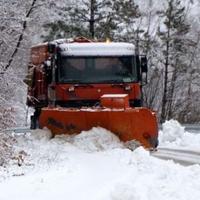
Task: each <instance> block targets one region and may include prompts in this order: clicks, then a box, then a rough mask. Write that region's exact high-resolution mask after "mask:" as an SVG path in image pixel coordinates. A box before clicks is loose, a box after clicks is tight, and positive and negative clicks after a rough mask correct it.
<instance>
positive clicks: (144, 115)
mask: <svg viewBox="0 0 200 200" xmlns="http://www.w3.org/2000/svg"><path fill="white" fill-rule="evenodd" d="M39 126H40V128H43V127H47V128H49V129H50V130H51V131H52V133H53V134H54V135H57V134H78V133H80V132H81V131H83V130H84V131H87V130H90V129H91V128H92V127H103V128H105V129H107V130H110V131H111V132H113V133H114V134H115V135H117V136H118V137H119V138H120V140H121V141H123V142H127V141H132V140H136V141H138V142H140V143H141V145H142V146H144V147H145V148H156V146H157V144H158V142H157V140H158V128H157V120H156V116H155V113H154V112H152V111H150V110H149V109H147V108H130V107H128V108H124V109H121V108H120V109H119V108H115V109H111V108H95V109H92V108H90V109H76V108H43V109H42V111H41V114H40V118H39Z"/></svg>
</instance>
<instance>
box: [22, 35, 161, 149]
mask: <svg viewBox="0 0 200 200" xmlns="http://www.w3.org/2000/svg"><path fill="white" fill-rule="evenodd" d="M135 52H136V51H135V46H134V45H133V44H131V43H123V42H108V41H107V42H97V41H92V40H89V39H87V38H83V37H79V38H75V39H61V40H55V41H52V42H48V43H42V44H38V45H36V46H33V47H32V48H31V59H30V63H29V65H28V75H27V77H26V83H27V84H28V95H27V105H28V106H30V107H33V108H34V109H35V112H34V114H33V115H32V116H31V129H35V128H38V127H39V128H43V127H47V128H48V129H50V130H51V132H52V134H53V135H56V134H78V133H80V132H81V131H83V130H89V129H91V128H92V127H102V128H105V129H108V130H110V131H111V132H113V133H114V134H116V135H117V136H118V137H119V139H120V140H121V141H123V142H127V141H133V140H135V141H137V142H139V143H140V144H141V145H143V146H144V147H145V148H156V146H157V145H158V127H157V119H156V114H155V112H153V111H151V110H150V109H148V108H145V107H142V89H141V88H142V82H143V81H144V80H143V79H145V78H146V76H147V58H146V57H145V56H140V55H137V53H135Z"/></svg>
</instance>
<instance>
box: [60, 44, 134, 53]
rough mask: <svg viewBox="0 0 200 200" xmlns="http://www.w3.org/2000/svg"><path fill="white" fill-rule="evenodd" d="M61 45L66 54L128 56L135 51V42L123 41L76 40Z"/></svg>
mask: <svg viewBox="0 0 200 200" xmlns="http://www.w3.org/2000/svg"><path fill="white" fill-rule="evenodd" d="M59 47H60V48H61V52H62V55H65V56H128V55H134V53H135V47H134V45H133V44H131V43H123V42H109V43H106V42H99V43H97V42H91V43H76V42H75V43H64V44H60V45H59Z"/></svg>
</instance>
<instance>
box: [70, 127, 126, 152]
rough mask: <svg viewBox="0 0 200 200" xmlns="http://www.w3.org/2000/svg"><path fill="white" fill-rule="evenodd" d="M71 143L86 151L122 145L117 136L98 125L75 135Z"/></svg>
mask: <svg viewBox="0 0 200 200" xmlns="http://www.w3.org/2000/svg"><path fill="white" fill-rule="evenodd" d="M72 144H73V145H75V146H76V147H77V148H80V149H82V150H84V151H86V152H94V151H102V150H109V149H113V148H117V147H119V148H120V147H122V146H123V145H122V143H121V142H120V140H119V138H118V137H117V136H115V135H114V134H113V133H111V132H110V131H108V130H106V129H104V128H100V127H99V128H93V129H91V130H90V131H83V132H82V133H81V134H79V135H76V136H75V137H74V141H73V143H72Z"/></svg>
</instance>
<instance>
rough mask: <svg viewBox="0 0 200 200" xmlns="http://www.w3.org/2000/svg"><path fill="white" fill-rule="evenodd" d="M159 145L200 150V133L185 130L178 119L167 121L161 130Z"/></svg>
mask: <svg viewBox="0 0 200 200" xmlns="http://www.w3.org/2000/svg"><path fill="white" fill-rule="evenodd" d="M159 146H162V147H163V146H164V147H179V148H184V149H190V150H197V151H200V134H197V133H190V132H187V131H185V129H184V127H183V126H181V124H179V123H178V122H177V121H175V120H170V121H166V122H165V123H164V124H163V125H162V131H160V132H159Z"/></svg>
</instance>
